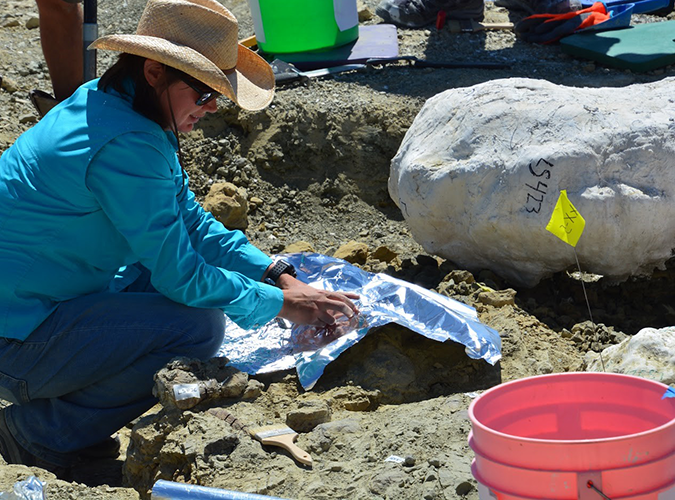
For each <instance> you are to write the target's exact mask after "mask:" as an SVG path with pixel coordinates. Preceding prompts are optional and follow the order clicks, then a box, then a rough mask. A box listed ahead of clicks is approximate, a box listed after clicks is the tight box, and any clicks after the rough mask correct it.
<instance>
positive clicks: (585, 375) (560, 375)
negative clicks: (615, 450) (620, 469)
mask: <svg viewBox="0 0 675 500" xmlns="http://www.w3.org/2000/svg"><path fill="white" fill-rule="evenodd" d="M563 377H568V378H588V377H597V378H610V377H611V378H625V379H627V380H633V381H638V382H639V383H644V384H647V385H654V386H660V387H662V388H663V391H664V393H665V391H666V390H667V389H668V388H669V386H668V385H666V384H663V383H662V382H658V381H656V380H651V379H646V378H643V377H636V376H635V375H626V374H623V373H606V372H565V373H547V374H545V375H533V376H531V377H523V378H520V379H517V380H511V381H509V382H505V383H503V384H499V385H497V386H494V387H491V388H490V389H488V390H487V391H485V392H484V393H483V394H480V395H479V396H478V397H477V398H476V399H474V400H473V401H472V402H471V404H470V405H469V410H468V413H469V420H470V421H471V425H472V426H474V425H475V426H476V427H478V428H479V429H481V430H482V431H484V432H486V433H489V434H492V435H494V436H498V437H500V438H504V439H509V440H510V439H517V440H518V441H519V442H525V443H531V444H545V445H547V446H551V445H556V446H557V445H561V446H569V445H570V444H594V443H597V444H601V443H619V442H621V441H623V440H629V439H630V440H632V439H635V437H639V436H647V435H650V434H655V433H658V432H660V431H663V430H664V429H666V428H667V427H669V426H673V425H674V423H675V415H674V416H673V418H672V419H670V420H669V421H668V422H666V423H664V424H662V425H660V426H658V427H654V428H652V429H648V430H646V431H642V432H635V433H633V434H625V435H621V436H614V437H606V438H595V439H541V438H531V437H524V436H518V435H515V434H507V433H505V432H501V431H498V430H495V429H493V428H491V427H488V426H487V425H485V424H483V423H482V422H480V420H478V419H477V418H476V415H475V407H476V405H478V404H480V402H481V400H482V399H483V398H484V397H485V396H488V395H490V394H492V393H494V392H497V391H499V390H501V389H502V388H504V387H509V386H515V385H522V384H526V383H531V381H532V380H533V379H539V380H543V379H547V378H563ZM472 434H473V432H472Z"/></svg>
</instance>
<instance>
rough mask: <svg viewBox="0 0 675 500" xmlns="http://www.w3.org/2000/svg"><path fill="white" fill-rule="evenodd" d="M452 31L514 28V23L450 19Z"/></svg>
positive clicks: (470, 31)
mask: <svg viewBox="0 0 675 500" xmlns="http://www.w3.org/2000/svg"><path fill="white" fill-rule="evenodd" d="M448 27H449V28H450V33H476V32H478V31H484V30H513V23H481V22H478V21H474V20H473V19H450V20H448Z"/></svg>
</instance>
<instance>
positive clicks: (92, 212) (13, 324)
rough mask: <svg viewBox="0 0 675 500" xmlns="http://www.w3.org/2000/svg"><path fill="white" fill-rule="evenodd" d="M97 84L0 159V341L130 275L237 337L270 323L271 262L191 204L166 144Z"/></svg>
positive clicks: (165, 136) (279, 299) (276, 298)
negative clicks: (139, 273) (133, 270)
mask: <svg viewBox="0 0 675 500" xmlns="http://www.w3.org/2000/svg"><path fill="white" fill-rule="evenodd" d="M97 83H98V81H97V80H94V81H92V82H88V83H87V84H85V85H83V86H82V87H80V88H79V89H78V90H77V92H75V94H74V95H73V96H72V97H71V98H69V99H67V100H66V101H64V102H63V103H62V104H60V105H59V106H57V107H56V108H54V109H53V110H52V111H50V112H49V113H48V114H47V115H46V116H45V117H44V118H43V119H42V120H40V122H38V123H37V125H35V126H34V127H32V128H31V129H30V130H28V131H26V132H25V133H24V134H22V135H21V136H20V137H19V138H18V139H17V141H16V142H15V143H14V145H12V147H10V148H9V149H8V150H7V151H5V152H4V153H3V155H2V156H1V157H0V337H8V338H15V339H21V340H22V339H25V338H26V337H28V335H29V334H30V333H31V332H32V331H33V330H34V329H35V328H36V327H37V326H38V325H39V324H40V323H41V322H42V321H43V320H44V319H45V318H46V317H47V316H49V314H51V313H52V312H53V311H54V310H55V309H56V307H58V304H59V302H62V301H65V300H69V299H72V298H75V297H80V296H82V295H86V294H91V293H97V292H102V291H110V290H115V289H116V288H121V286H116V285H115V283H116V280H118V279H120V276H123V273H122V274H120V273H119V270H120V269H121V268H122V269H123V268H124V267H125V266H129V265H131V264H135V263H141V264H143V265H144V266H145V267H146V268H148V269H149V270H150V272H151V274H152V278H151V280H152V284H153V286H154V287H155V288H156V289H157V290H158V291H159V292H160V293H162V294H164V295H165V296H166V297H168V298H170V299H171V300H173V301H175V302H179V303H181V304H185V305H188V306H192V307H200V308H220V309H222V310H223V311H224V312H225V313H226V314H227V315H228V316H229V317H230V318H231V319H233V320H234V321H235V322H237V323H238V324H239V325H240V326H242V327H244V328H251V327H255V326H257V325H261V324H264V323H266V322H267V321H269V320H271V319H272V318H274V317H275V316H276V315H277V314H278V313H279V311H280V310H281V306H282V304H283V293H282V291H281V290H279V289H278V288H275V287H273V286H270V285H267V284H265V283H261V282H260V279H261V278H262V275H263V273H264V271H265V269H266V268H267V267H268V266H269V264H270V263H271V262H272V261H271V259H270V258H269V257H268V256H267V255H265V254H264V253H263V252H261V251H260V250H258V249H257V248H256V247H254V246H253V245H251V244H250V243H249V242H248V240H247V239H246V237H245V236H244V234H243V233H242V232H241V231H229V230H228V229H226V228H225V227H224V226H223V225H222V224H221V223H220V222H218V221H217V220H216V219H215V218H214V217H213V216H212V215H211V214H210V213H208V212H205V211H204V210H203V209H202V208H201V206H200V205H199V204H198V203H197V202H196V200H195V196H194V194H193V193H192V191H191V190H190V189H189V188H188V187H187V183H185V185H184V182H185V180H184V179H183V175H182V172H181V168H180V165H179V163H178V159H177V156H176V143H175V138H174V137H173V135H172V134H170V133H167V132H165V131H164V130H162V128H161V127H160V126H159V125H158V124H157V123H155V122H153V121H151V120H148V119H147V118H145V117H144V116H142V115H140V114H139V113H137V112H135V111H134V110H133V109H132V107H131V103H130V102H129V101H128V100H127V99H125V98H123V97H121V96H120V95H119V94H116V93H112V92H111V93H106V92H102V91H100V90H97V88H96V85H97ZM116 276H117V278H116ZM126 278H129V276H126ZM132 278H133V276H132Z"/></svg>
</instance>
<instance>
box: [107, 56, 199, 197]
mask: <svg viewBox="0 0 675 500" xmlns="http://www.w3.org/2000/svg"><path fill="white" fill-rule="evenodd" d="M145 61H146V58H145V57H141V56H137V55H134V54H127V53H126V52H123V53H121V54H120V56H119V58H118V59H117V62H115V64H113V65H112V66H111V67H110V68H108V70H107V71H106V72H105V73H103V76H102V77H101V79H100V80H99V82H98V89H99V90H102V91H104V92H105V91H107V90H108V89H112V90H115V91H117V92H119V93H120V94H122V95H123V96H127V97H131V94H130V93H129V92H128V89H127V88H125V83H126V82H127V81H128V80H129V79H131V81H132V82H133V83H134V86H135V91H134V95H133V103H132V106H133V108H134V110H136V111H137V112H139V113H140V114H142V115H143V116H145V117H146V118H149V119H150V120H152V121H154V122H155V123H157V124H159V125H160V126H161V127H162V128H163V129H167V128H171V130H172V131H173V133H174V135H175V136H176V142H177V144H178V162H179V163H180V166H181V170H182V172H183V180H185V177H186V174H185V168H184V167H183V152H182V150H181V147H180V138H179V137H178V126H177V125H176V120H175V119H174V117H173V108H172V107H171V99H169V111H170V112H171V120H170V121H168V119H167V117H165V116H164V114H163V113H162V108H161V106H160V104H159V96H158V95H157V91H156V90H155V89H154V88H153V87H152V86H151V85H150V84H149V83H148V80H146V78H145ZM165 68H166V69H167V71H165V78H166V85H167V86H169V85H171V84H172V83H174V82H177V81H178V80H182V79H183V78H186V77H187V76H188V75H186V74H185V73H183V72H182V71H180V70H177V69H175V68H172V67H170V66H165ZM184 186H185V182H183V187H184ZM182 191H183V188H182V187H181V191H180V192H179V193H178V195H180V193H181V192H182Z"/></svg>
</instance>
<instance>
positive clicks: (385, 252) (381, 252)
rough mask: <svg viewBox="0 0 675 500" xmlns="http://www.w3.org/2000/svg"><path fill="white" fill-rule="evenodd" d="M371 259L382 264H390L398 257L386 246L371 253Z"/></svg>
mask: <svg viewBox="0 0 675 500" xmlns="http://www.w3.org/2000/svg"><path fill="white" fill-rule="evenodd" d="M371 257H372V258H373V259H377V260H380V261H382V262H391V261H393V260H395V259H396V258H397V257H398V254H397V253H396V252H394V251H393V250H391V249H390V248H388V247H386V246H379V247H377V248H376V249H375V251H374V252H373V253H372V255H371Z"/></svg>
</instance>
